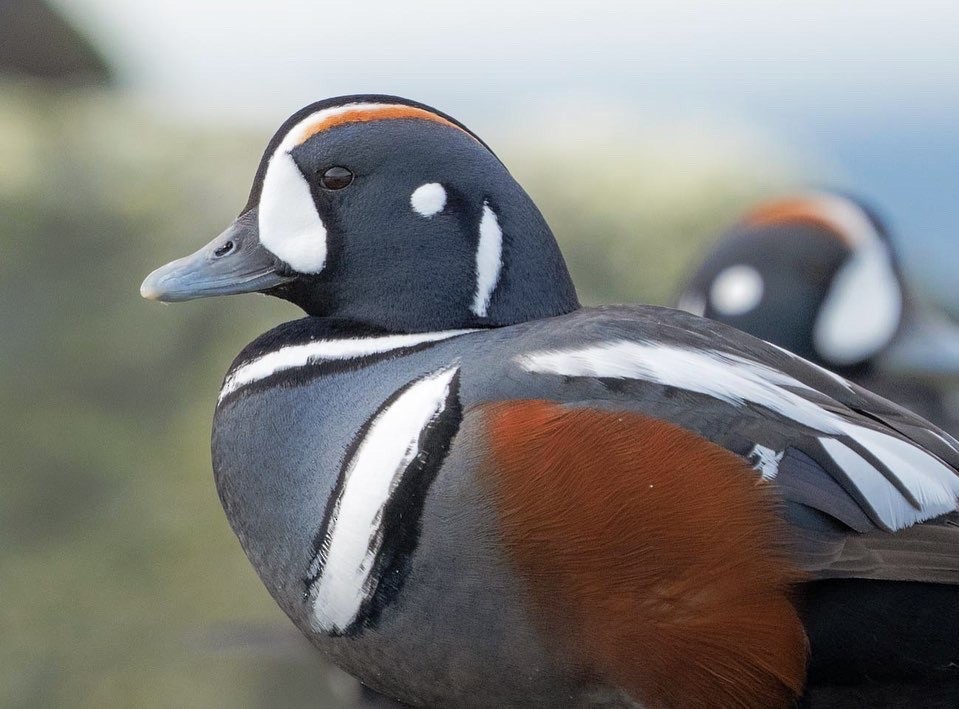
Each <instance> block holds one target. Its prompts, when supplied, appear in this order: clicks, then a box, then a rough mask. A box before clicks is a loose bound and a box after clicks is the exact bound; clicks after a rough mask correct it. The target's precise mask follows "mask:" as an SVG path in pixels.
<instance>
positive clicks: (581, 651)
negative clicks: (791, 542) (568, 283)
mask: <svg viewBox="0 0 959 709" xmlns="http://www.w3.org/2000/svg"><path fill="white" fill-rule="evenodd" d="M479 415H480V416H482V417H483V420H485V424H486V432H487V435H488V447H489V451H490V455H489V461H488V464H487V466H486V467H485V468H484V475H483V478H482V479H483V480H484V481H485V482H486V483H487V485H488V489H489V490H490V494H491V497H492V499H493V501H494V503H495V507H496V509H497V510H498V512H499V519H500V531H501V533H502V538H503V544H504V547H505V549H506V551H507V555H508V558H509V559H510V560H511V561H512V562H513V564H514V565H515V568H516V569H517V571H518V573H519V574H520V576H521V578H523V579H524V580H525V581H526V587H527V589H528V592H529V600H530V601H531V602H532V610H533V617H534V619H536V620H537V621H538V622H539V624H540V628H541V631H542V632H543V634H544V636H545V642H546V644H547V646H549V647H555V648H557V649H565V651H566V660H567V661H568V662H569V663H571V664H572V666H574V667H577V668H580V669H581V671H582V672H583V673H584V674H585V675H586V676H587V677H592V678H596V679H599V680H601V681H605V682H609V683H611V684H613V685H615V686H618V687H620V688H622V689H624V690H625V691H627V692H628V693H629V694H630V695H631V696H632V697H633V698H634V699H635V700H636V701H637V702H638V703H639V704H640V705H642V706H650V707H661V708H666V709H680V708H685V707H740V708H741V709H742V708H747V707H748V708H752V707H755V708H756V709H759V708H763V709H768V708H769V707H786V706H791V705H792V702H793V701H794V700H795V697H796V695H798V694H799V692H800V691H801V689H802V685H803V682H804V676H805V663H806V638H805V633H804V631H803V627H802V624H801V623H800V621H799V617H798V615H797V613H796V610H795V608H794V607H793V605H792V602H791V599H790V592H791V586H792V584H793V583H795V582H796V581H798V580H799V579H800V578H801V574H800V573H799V572H798V571H797V570H796V568H795V567H794V566H793V565H792V564H791V562H790V561H789V560H788V558H787V556H786V554H785V553H784V551H783V548H782V541H783V533H784V530H783V528H782V523H781V522H780V521H779V519H778V516H777V513H776V498H775V496H774V495H773V493H772V490H771V488H770V486H769V484H768V483H765V482H764V481H762V479H761V478H760V477H759V475H758V474H757V473H756V472H755V471H754V470H751V469H749V466H748V464H747V463H746V461H744V460H743V459H742V458H740V457H739V456H737V455H734V454H733V453H730V452H729V451H727V450H725V449H724V448H721V447H719V446H717V445H714V444H713V443H710V442H709V441H707V440H705V439H704V438H701V437H700V436H698V435H696V434H695V433H692V432H690V431H687V430H685V429H682V428H680V427H678V426H675V425H673V424H671V423H668V422H665V421H660V420H657V419H652V418H648V417H645V416H641V415H639V414H635V413H629V412H623V411H601V410H598V409H591V408H575V407H566V406H561V405H559V404H555V403H552V402H546V401H535V400H533V401H511V402H504V403H500V404H492V405H488V406H486V407H484V408H482V409H480V411H479Z"/></svg>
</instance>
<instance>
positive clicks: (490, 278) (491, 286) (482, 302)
mask: <svg viewBox="0 0 959 709" xmlns="http://www.w3.org/2000/svg"><path fill="white" fill-rule="evenodd" d="M502 259H503V231H502V230H501V229H500V227H499V220H498V219H497V218H496V213H495V212H494V211H493V210H492V209H490V206H489V205H488V204H486V203H484V204H483V217H482V218H481V219H480V225H479V244H478V245H477V247H476V295H475V296H474V297H473V306H472V308H471V309H472V311H473V312H474V313H476V314H477V315H479V316H480V317H481V318H485V317H486V314H487V312H488V311H489V302H490V299H491V298H492V297H493V291H494V290H496V284H497V282H498V281H499V273H500V269H501V268H502V266H503V261H502Z"/></svg>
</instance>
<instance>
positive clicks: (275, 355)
mask: <svg viewBox="0 0 959 709" xmlns="http://www.w3.org/2000/svg"><path fill="white" fill-rule="evenodd" d="M468 332H475V330H441V331H438V332H418V333H412V334H405V335H384V336H383V337H350V338H343V339H335V340H315V341H314V342H306V343H304V344H301V345H287V346H286V347H282V348H280V349H279V350H277V351H275V352H268V353H267V354H264V355H260V356H259V357H257V358H256V359H254V360H252V361H250V362H247V363H246V364H243V365H240V366H239V367H237V368H236V369H235V370H234V371H233V372H232V373H231V374H230V375H229V376H228V377H227V378H226V381H225V382H223V387H222V388H221V389H220V399H219V400H220V401H223V399H225V398H226V397H227V396H229V395H230V394H232V393H233V392H235V391H236V390H237V389H240V388H241V387H244V386H246V385H248V384H252V383H253V382H257V381H260V380H261V379H266V378H267V377H270V376H272V375H274V374H276V373H277V372H282V371H285V370H288V369H296V368H298V367H306V366H309V365H311V364H315V363H317V362H323V361H330V360H345V359H358V358H360V357H365V356H368V355H374V354H381V353H383V352H389V351H390V350H398V349H402V348H404V347H413V346H415V345H420V344H424V343H427V342H439V341H440V340H446V339H449V338H451V337H456V336H457V335H465V334H466V333H468Z"/></svg>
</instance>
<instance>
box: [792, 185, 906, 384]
mask: <svg viewBox="0 0 959 709" xmlns="http://www.w3.org/2000/svg"><path fill="white" fill-rule="evenodd" d="M803 201H805V202H806V203H808V204H809V205H811V206H812V207H813V208H814V211H815V214H816V215H817V216H818V217H819V218H820V219H821V220H822V221H823V222H825V223H826V224H828V225H829V226H830V227H831V228H832V229H833V230H834V231H835V232H836V233H837V234H839V235H841V236H842V238H843V239H844V240H845V241H846V242H848V245H849V249H850V251H851V255H850V256H849V258H848V259H847V261H846V263H845V264H844V265H843V266H842V267H841V268H840V270H839V272H838V273H837V274H836V276H835V278H834V279H833V281H832V283H831V285H830V287H829V292H828V294H827V295H826V298H825V300H824V301H823V304H822V306H821V307H820V310H819V313H818V315H817V316H816V322H815V324H814V327H813V346H814V347H815V349H816V352H817V353H818V354H819V356H820V357H822V359H824V360H825V361H826V362H828V363H830V364H831V365H834V366H844V365H850V364H855V363H857V362H862V361H864V360H867V359H869V358H870V357H873V356H875V355H876V354H878V353H879V352H880V351H881V350H882V349H883V348H884V347H885V346H886V345H888V344H889V342H890V341H891V340H892V338H893V337H894V336H895V334H896V332H897V330H898V328H899V321H900V318H901V316H902V309H903V295H902V288H901V286H900V283H899V277H898V276H897V275H896V271H895V268H894V267H893V259H892V254H891V253H890V251H889V246H888V244H887V243H886V242H885V241H884V240H883V238H882V237H881V236H880V235H879V233H878V231H877V230H876V226H875V224H874V223H873V221H872V219H871V218H870V217H869V215H868V214H867V213H866V211H865V210H864V209H863V208H862V207H860V206H859V205H858V204H856V203H855V202H854V201H852V200H850V199H847V198H845V197H840V196H837V195H833V194H828V193H817V192H814V193H811V194H808V195H805V196H804V197H803Z"/></svg>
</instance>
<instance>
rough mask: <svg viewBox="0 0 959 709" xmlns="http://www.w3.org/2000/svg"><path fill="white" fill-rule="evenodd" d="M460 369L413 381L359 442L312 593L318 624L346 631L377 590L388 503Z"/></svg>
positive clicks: (346, 472)
mask: <svg viewBox="0 0 959 709" xmlns="http://www.w3.org/2000/svg"><path fill="white" fill-rule="evenodd" d="M457 369H458V368H457V367H451V368H449V369H445V370H443V371H441V372H438V373H436V374H433V375H430V376H427V377H424V378H423V379H421V380H419V381H418V382H416V383H415V384H413V385H412V386H411V387H409V388H408V389H407V390H406V391H405V392H403V393H402V394H401V395H400V396H399V397H398V398H397V399H396V401H394V402H393V403H392V404H391V405H390V406H389V407H388V408H386V409H384V410H383V411H382V412H381V413H380V414H379V415H378V416H377V417H376V418H375V419H374V420H373V422H372V424H371V425H370V427H369V430H368V432H367V434H366V436H365V438H363V440H362V441H361V442H360V445H359V447H358V448H357V450H356V454H355V455H354V456H353V459H352V460H351V461H350V463H349V467H348V468H347V470H346V471H345V472H344V478H343V481H342V488H341V493H340V497H339V500H338V501H337V504H336V507H335V508H334V510H333V514H332V516H331V517H330V521H329V526H328V528H327V536H326V540H325V552H326V553H325V563H324V565H323V569H322V573H321V575H320V577H319V579H318V581H317V584H316V591H315V596H314V599H313V618H314V623H315V626H316V627H317V628H319V629H322V630H324V631H326V632H343V631H345V630H346V629H347V628H348V627H349V626H350V624H351V623H352V622H353V621H354V620H355V618H356V616H357V614H358V613H359V611H360V609H361V606H362V604H363V601H364V600H365V599H366V598H368V597H370V596H371V595H372V592H373V591H374V590H375V588H372V587H371V586H372V584H375V582H376V581H375V579H373V578H371V572H372V568H373V563H374V561H375V560H376V555H377V552H378V551H379V549H380V547H381V546H382V543H383V539H382V531H381V529H380V524H381V522H382V515H383V509H384V507H385V506H386V504H387V503H388V502H389V500H390V496H391V495H392V494H393V491H394V490H395V489H396V486H397V484H398V483H399V481H400V479H401V477H402V475H403V472H404V471H405V470H406V469H407V467H408V466H409V465H410V463H411V462H412V461H413V459H414V458H415V457H416V455H417V454H418V453H419V452H420V451H419V446H418V444H419V439H420V435H421V433H422V431H423V430H424V429H425V428H426V427H427V426H429V424H430V423H431V422H432V421H434V420H435V419H436V417H438V416H439V415H440V414H441V413H443V410H444V408H445V406H446V401H447V397H448V396H449V391H450V384H451V382H452V381H453V377H454V376H455V375H456V372H457Z"/></svg>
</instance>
